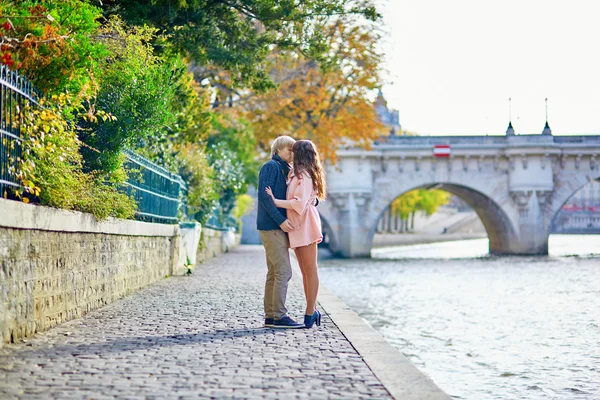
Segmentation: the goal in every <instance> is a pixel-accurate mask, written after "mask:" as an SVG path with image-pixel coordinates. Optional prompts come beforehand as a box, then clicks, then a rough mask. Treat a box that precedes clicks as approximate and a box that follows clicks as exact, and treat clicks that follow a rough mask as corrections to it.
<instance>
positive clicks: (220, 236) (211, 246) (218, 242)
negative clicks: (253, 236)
mask: <svg viewBox="0 0 600 400" xmlns="http://www.w3.org/2000/svg"><path fill="white" fill-rule="evenodd" d="M240 242H241V235H240V234H238V233H232V232H223V231H218V230H214V229H209V228H202V239H201V240H200V246H199V247H198V251H197V253H196V262H197V264H201V263H203V262H205V261H207V260H210V259H211V258H213V257H217V256H218V255H219V254H222V253H226V252H228V251H229V249H230V248H233V247H236V246H238V245H239V244H240Z"/></svg>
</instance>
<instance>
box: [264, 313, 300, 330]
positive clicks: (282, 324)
mask: <svg viewBox="0 0 600 400" xmlns="http://www.w3.org/2000/svg"><path fill="white" fill-rule="evenodd" d="M272 328H276V329H300V328H304V324H299V323H297V322H296V321H294V320H293V319H291V318H290V317H288V316H287V315H286V316H285V317H283V318H281V319H276V320H275V321H273V326H272Z"/></svg>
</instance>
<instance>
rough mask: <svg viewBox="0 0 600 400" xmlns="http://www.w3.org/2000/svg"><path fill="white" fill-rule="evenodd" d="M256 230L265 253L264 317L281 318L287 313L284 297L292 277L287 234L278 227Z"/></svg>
mask: <svg viewBox="0 0 600 400" xmlns="http://www.w3.org/2000/svg"><path fill="white" fill-rule="evenodd" d="M258 232H259V233H260V238H261V239H262V242H263V246H264V247H265V251H266V253H267V282H266V283H265V318H275V319H281V318H283V317H285V316H286V315H287V308H285V297H286V295H287V287H288V282H289V281H290V279H291V278H292V265H291V264H290V253H289V241H288V236H287V233H285V232H284V231H280V230H279V229H277V230H273V231H258Z"/></svg>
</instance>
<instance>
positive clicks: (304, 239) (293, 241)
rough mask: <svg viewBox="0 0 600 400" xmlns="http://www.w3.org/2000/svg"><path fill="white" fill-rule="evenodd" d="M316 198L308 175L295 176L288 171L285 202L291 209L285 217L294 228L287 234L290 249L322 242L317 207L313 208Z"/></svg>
mask: <svg viewBox="0 0 600 400" xmlns="http://www.w3.org/2000/svg"><path fill="white" fill-rule="evenodd" d="M316 197H317V192H316V191H315V189H314V187H313V181H312V179H311V177H310V175H309V174H308V173H306V172H304V173H302V174H300V176H295V175H294V173H293V171H290V174H289V176H288V188H287V200H288V201H289V202H290V205H291V208H288V210H287V217H288V219H289V220H290V221H291V222H292V224H294V227H295V229H294V230H293V231H291V232H289V233H288V237H289V240H290V247H291V248H292V249H295V248H296V247H302V246H308V245H309V244H313V243H321V241H323V234H322V233H321V217H320V216H319V212H318V211H317V207H315V206H314V199H315V198H316ZM286 208H287V207H286Z"/></svg>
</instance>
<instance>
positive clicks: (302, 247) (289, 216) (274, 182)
mask: <svg viewBox="0 0 600 400" xmlns="http://www.w3.org/2000/svg"><path fill="white" fill-rule="evenodd" d="M325 193H326V184H325V172H324V170H323V167H322V166H321V162H320V159H319V153H318V152H317V148H316V147H315V145H314V144H313V143H312V142H311V141H310V140H299V141H295V140H294V139H293V138H291V137H289V136H279V137H278V138H277V139H275V141H274V142H273V144H272V146H271V160H269V161H267V162H266V163H265V164H264V165H263V166H262V168H261V170H260V174H259V177H258V214H257V228H258V231H259V233H260V238H261V239H262V242H263V246H264V247H265V252H266V255H267V281H266V283H265V299H264V307H265V326H266V327H271V328H281V329H290V328H291V329H294V328H305V327H306V328H312V327H313V325H315V324H316V325H317V326H320V325H321V313H320V312H319V311H318V310H317V308H316V303H317V293H318V291H319V273H318V270H317V244H318V243H320V242H321V241H322V240H323V234H322V232H321V219H320V217H319V213H318V211H317V208H316V206H317V204H318V203H319V198H320V199H324V198H325V196H326V195H325ZM289 248H292V249H294V252H295V254H296V258H297V259H298V264H299V266H300V270H301V272H302V281H303V283H304V296H305V298H306V310H305V313H304V323H298V322H296V321H295V320H294V319H292V318H291V317H290V316H289V315H288V311H287V309H286V307H285V299H286V294H287V287H288V282H289V280H290V279H291V277H292V266H291V263H290V254H289V250H288V249H289Z"/></svg>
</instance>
